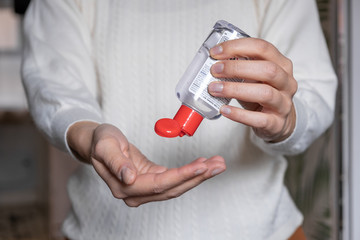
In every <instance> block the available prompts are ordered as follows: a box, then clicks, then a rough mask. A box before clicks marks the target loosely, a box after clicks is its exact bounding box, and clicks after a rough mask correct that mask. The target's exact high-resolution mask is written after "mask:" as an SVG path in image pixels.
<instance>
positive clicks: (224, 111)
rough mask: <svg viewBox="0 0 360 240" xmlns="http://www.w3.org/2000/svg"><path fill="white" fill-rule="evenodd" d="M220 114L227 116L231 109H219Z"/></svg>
mask: <svg viewBox="0 0 360 240" xmlns="http://www.w3.org/2000/svg"><path fill="white" fill-rule="evenodd" d="M220 112H221V113H222V114H224V115H228V114H230V113H231V108H230V107H228V106H226V105H225V106H222V107H221V108H220Z"/></svg>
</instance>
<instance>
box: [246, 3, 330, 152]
mask: <svg viewBox="0 0 360 240" xmlns="http://www.w3.org/2000/svg"><path fill="white" fill-rule="evenodd" d="M265 2H266V1H265ZM267 2H268V3H269V5H268V6H267V10H266V11H264V14H263V16H262V18H261V22H260V24H261V25H260V32H259V37H261V38H264V39H266V40H267V41H269V42H271V43H273V44H274V45H275V46H276V47H277V48H278V49H279V50H280V52H282V53H283V54H284V55H285V56H286V57H288V58H289V59H291V60H292V62H293V65H294V77H295V79H296V80H297V81H298V91H297V93H296V94H295V96H294V99H293V101H294V104H295V109H296V115H297V122H296V127H295V130H294V132H293V133H292V135H291V136H290V137H289V138H287V139H286V140H284V141H283V142H279V143H275V144H273V143H267V142H265V141H263V140H262V139H260V138H259V137H257V136H256V135H255V134H254V133H252V136H251V139H252V141H253V142H254V143H255V144H256V145H258V146H259V147H260V148H261V149H263V150H264V151H266V152H268V153H270V154H282V155H292V154H297V153H300V152H302V151H304V150H305V149H306V148H307V147H308V146H309V145H310V144H311V143H312V142H313V141H314V140H315V139H316V138H317V137H319V136H320V135H321V134H322V133H323V132H324V131H325V130H326V129H327V128H328V127H329V126H330V124H331V123H332V121H333V118H334V116H333V114H334V106H335V93H336V87H337V78H336V75H335V73H334V70H333V68H332V65H331V61H330V57H329V54H328V49H327V45H326V42H325V39H324V36H323V33H322V30H321V26H320V22H319V16H318V12H317V8H316V4H315V1H313V0H301V1H297V0H279V1H267Z"/></svg>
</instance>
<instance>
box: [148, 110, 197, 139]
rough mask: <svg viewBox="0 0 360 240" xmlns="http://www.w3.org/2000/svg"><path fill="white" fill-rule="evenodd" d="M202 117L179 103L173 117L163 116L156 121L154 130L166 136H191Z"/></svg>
mask: <svg viewBox="0 0 360 240" xmlns="http://www.w3.org/2000/svg"><path fill="white" fill-rule="evenodd" d="M203 119H204V118H203V116H201V115H200V114H199V113H197V112H196V111H195V110H193V109H191V108H189V107H187V106H185V105H181V107H180V109H179V111H178V112H177V113H176V115H175V117H174V119H170V118H163V119H160V120H158V121H157V122H156V124H155V132H156V133H157V134H158V135H160V136H162V137H168V138H173V137H177V136H179V137H182V136H184V135H188V136H192V135H194V133H195V131H196V129H197V128H198V127H199V125H200V123H201V121H202V120H203Z"/></svg>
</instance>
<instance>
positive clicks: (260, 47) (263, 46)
mask: <svg viewBox="0 0 360 240" xmlns="http://www.w3.org/2000/svg"><path fill="white" fill-rule="evenodd" d="M256 41H257V42H256V48H257V51H258V53H259V54H261V53H265V52H267V51H268V50H269V49H270V47H271V45H270V43H269V42H267V41H265V40H262V39H257V40H256Z"/></svg>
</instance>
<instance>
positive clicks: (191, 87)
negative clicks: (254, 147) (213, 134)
mask: <svg viewBox="0 0 360 240" xmlns="http://www.w3.org/2000/svg"><path fill="white" fill-rule="evenodd" d="M244 37H249V35H247V34H246V33H245V32H243V31H242V30H240V29H239V28H237V27H236V26H234V25H232V24H231V23H228V22H227V21H224V20H219V21H217V22H216V23H215V25H214V28H213V30H212V31H211V33H210V34H209V36H208V37H207V39H206V40H205V41H204V43H203V44H202V46H201V47H200V49H199V51H198V52H197V54H196V55H195V57H194V59H193V60H192V62H191V63H190V65H189V66H188V68H187V69H186V71H185V73H184V74H183V76H182V77H181V79H180V80H179V82H178V84H177V86H176V88H175V91H176V96H177V97H178V98H179V100H180V101H181V102H182V106H181V107H180V109H179V111H178V112H177V113H176V115H175V117H174V118H173V119H169V118H163V119H160V120H159V121H157V122H156V124H155V132H156V133H157V134H158V135H160V136H163V137H177V136H180V137H182V136H184V135H188V136H192V135H193V134H194V132H195V131H196V129H197V128H198V126H199V125H200V123H201V121H202V120H203V118H204V117H205V118H208V119H217V118H219V117H220V116H221V114H220V107H221V106H223V105H225V104H228V103H229V102H230V100H231V99H228V98H216V97H213V96H211V95H210V94H209V93H208V90H207V89H208V86H209V84H210V83H211V82H213V81H219V80H221V79H217V78H214V77H213V76H212V74H211V73H210V68H211V66H212V65H213V64H214V63H215V62H217V60H216V59H213V58H211V57H210V52H209V51H210V49H211V48H212V47H214V46H215V45H217V44H219V43H222V42H225V41H228V40H232V39H238V38H244ZM226 81H241V80H239V79H226Z"/></svg>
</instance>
